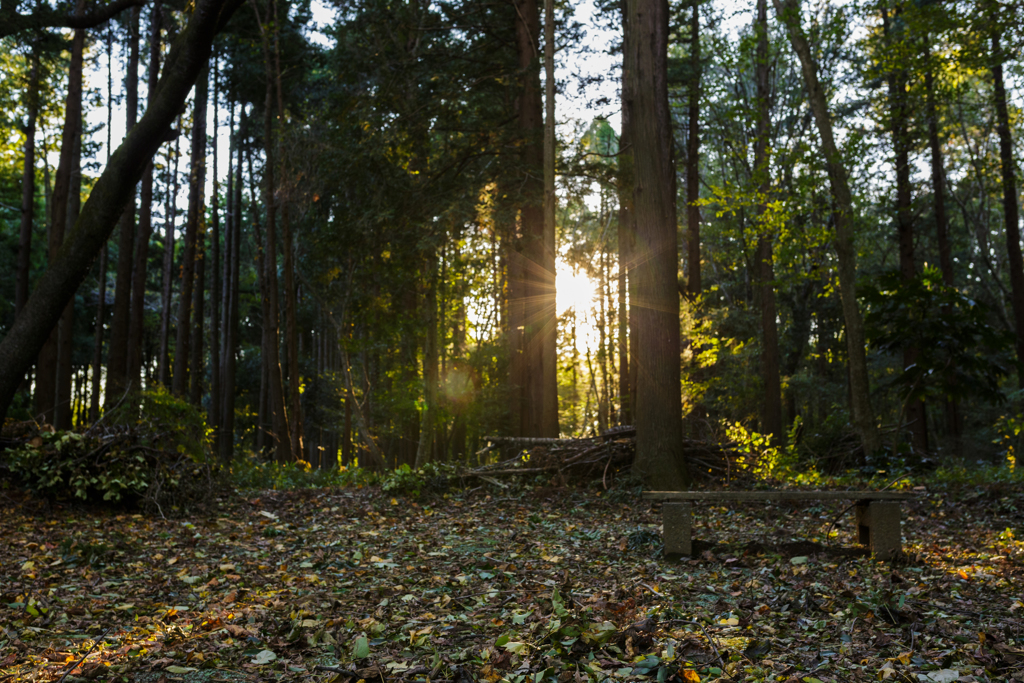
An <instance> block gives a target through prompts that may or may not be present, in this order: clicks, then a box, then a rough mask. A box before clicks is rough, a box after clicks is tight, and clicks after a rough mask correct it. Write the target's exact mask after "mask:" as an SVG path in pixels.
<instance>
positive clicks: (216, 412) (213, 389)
mask: <svg viewBox="0 0 1024 683" xmlns="http://www.w3.org/2000/svg"><path fill="white" fill-rule="evenodd" d="M219 96H220V69H219V68H218V66H217V61H216V60H214V69H213V140H212V145H213V196H212V197H210V214H211V216H210V223H211V234H210V413H209V421H210V427H211V428H212V429H213V452H214V453H220V438H221V433H220V423H221V415H222V411H221V407H220V406H221V402H222V401H223V397H222V396H221V368H220V361H221V345H220V324H221V278H220V275H221V255H220V177H219V175H218V166H217V148H218V146H219V145H218V144H217V143H218V133H219V132H220V125H219V124H220V117H219V111H220V109H219V106H220V97H219ZM229 166H230V164H229ZM228 174H229V175H230V170H229V171H228Z"/></svg>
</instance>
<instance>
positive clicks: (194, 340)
mask: <svg viewBox="0 0 1024 683" xmlns="http://www.w3.org/2000/svg"><path fill="white" fill-rule="evenodd" d="M204 176H205V173H204ZM200 187H201V188H202V189H201V192H202V196H201V197H200V200H199V201H200V202H201V207H200V210H199V211H200V213H199V216H200V218H199V226H198V228H197V229H196V272H195V281H194V284H193V287H192V321H193V322H192V330H191V333H190V334H191V339H189V345H188V352H189V359H188V365H189V385H188V400H189V402H190V403H191V404H192V405H194V406H201V405H202V403H203V381H204V380H205V379H206V371H205V368H204V367H203V358H204V355H203V341H204V334H203V329H204V326H205V324H206V263H207V261H208V260H209V259H208V258H207V256H208V254H207V251H206V180H205V178H204V180H203V183H202V185H200Z"/></svg>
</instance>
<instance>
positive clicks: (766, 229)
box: [754, 0, 784, 442]
mask: <svg viewBox="0 0 1024 683" xmlns="http://www.w3.org/2000/svg"><path fill="white" fill-rule="evenodd" d="M756 33H757V49H756V54H755V57H754V59H755V62H756V63H755V65H754V73H755V80H756V86H757V131H756V132H755V137H756V140H755V142H754V174H755V178H756V180H757V193H758V204H757V216H758V232H759V233H760V235H759V237H758V241H757V242H758V243H757V271H758V274H757V279H758V290H759V291H758V300H759V302H760V304H761V377H762V381H763V382H764V405H763V408H762V413H761V431H762V432H763V433H765V434H770V435H771V436H772V438H773V440H774V441H776V442H777V441H778V440H780V439H781V438H782V436H783V433H784V430H783V424H782V383H781V381H780V379H779V331H778V327H777V324H776V320H775V316H776V312H775V282H774V280H775V269H774V265H773V262H772V242H773V240H774V236H773V235H772V234H771V227H770V226H769V225H766V220H767V212H768V198H769V194H770V192H771V159H770V156H769V152H768V142H769V138H770V137H771V87H770V82H769V76H770V68H771V67H770V64H769V54H768V3H767V0H757V22H756Z"/></svg>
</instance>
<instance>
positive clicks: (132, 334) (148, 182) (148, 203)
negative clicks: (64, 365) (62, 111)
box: [126, 0, 163, 387]
mask: <svg viewBox="0 0 1024 683" xmlns="http://www.w3.org/2000/svg"><path fill="white" fill-rule="evenodd" d="M162 11H163V7H162V0H156V1H155V2H154V3H153V8H152V10H151V13H152V16H151V18H150V25H149V26H150V27H149V74H148V77H147V80H146V83H147V85H148V88H147V89H148V94H147V99H146V106H147V107H148V106H150V105H152V104H153V95H154V94H155V93H156V82H157V79H158V78H159V77H160V20H161V12H162ZM152 235H153V163H152V162H150V164H149V167H148V168H146V172H145V173H143V174H142V185H141V187H140V188H139V227H138V232H137V233H136V235H135V259H134V265H133V266H132V296H131V311H130V319H129V322H128V365H127V375H126V377H127V381H128V382H130V383H131V384H132V386H136V387H138V386H140V379H141V370H142V337H143V332H144V331H145V329H144V328H145V312H146V275H147V274H148V271H149V240H150V238H151V237H152Z"/></svg>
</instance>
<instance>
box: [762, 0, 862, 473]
mask: <svg viewBox="0 0 1024 683" xmlns="http://www.w3.org/2000/svg"><path fill="white" fill-rule="evenodd" d="M772 3H773V4H774V6H775V12H776V14H777V15H778V17H779V20H780V21H781V22H782V23H783V24H784V25H785V26H786V29H787V31H788V33H789V40H790V43H791V44H792V46H793V51H794V52H796V54H797V57H799V59H800V66H801V70H802V71H803V76H804V83H805V85H806V87H807V92H808V100H809V102H810V106H811V112H812V114H813V116H814V121H815V124H816V125H817V127H818V134H819V136H820V137H821V148H822V154H823V156H824V157H825V165H826V168H827V170H828V177H829V181H830V184H831V187H832V196H833V199H834V201H835V203H836V211H835V222H836V237H835V249H836V256H837V257H838V261H839V293H840V298H841V300H842V306H843V318H844V320H845V322H846V348H847V353H848V356H849V370H850V372H849V375H850V397H851V405H852V408H853V421H854V424H855V425H856V426H857V431H858V432H859V433H860V439H861V445H862V446H863V448H864V451H865V452H866V453H874V452H875V451H877V450H878V449H879V448H880V447H881V445H882V442H881V439H880V438H879V435H878V427H877V425H876V424H875V416H874V413H873V412H872V410H871V397H870V387H869V384H868V366H867V353H866V351H865V342H864V321H863V319H862V318H861V314H860V308H859V307H858V304H857V292H856V280H857V251H856V248H855V246H854V239H853V238H854V235H853V225H852V221H853V195H852V193H851V192H850V182H849V178H848V175H847V173H846V167H845V166H844V165H843V161H842V158H841V157H840V155H839V149H838V148H837V147H836V143H835V137H834V136H833V133H832V116H831V114H830V112H829V109H828V101H827V99H826V97H825V91H824V90H823V89H822V87H821V84H820V83H819V82H818V67H817V64H815V62H814V59H813V57H812V56H811V48H810V45H809V44H808V42H807V36H806V35H805V34H804V31H803V28H802V27H801V25H800V21H801V18H800V5H799V0H772Z"/></svg>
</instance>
